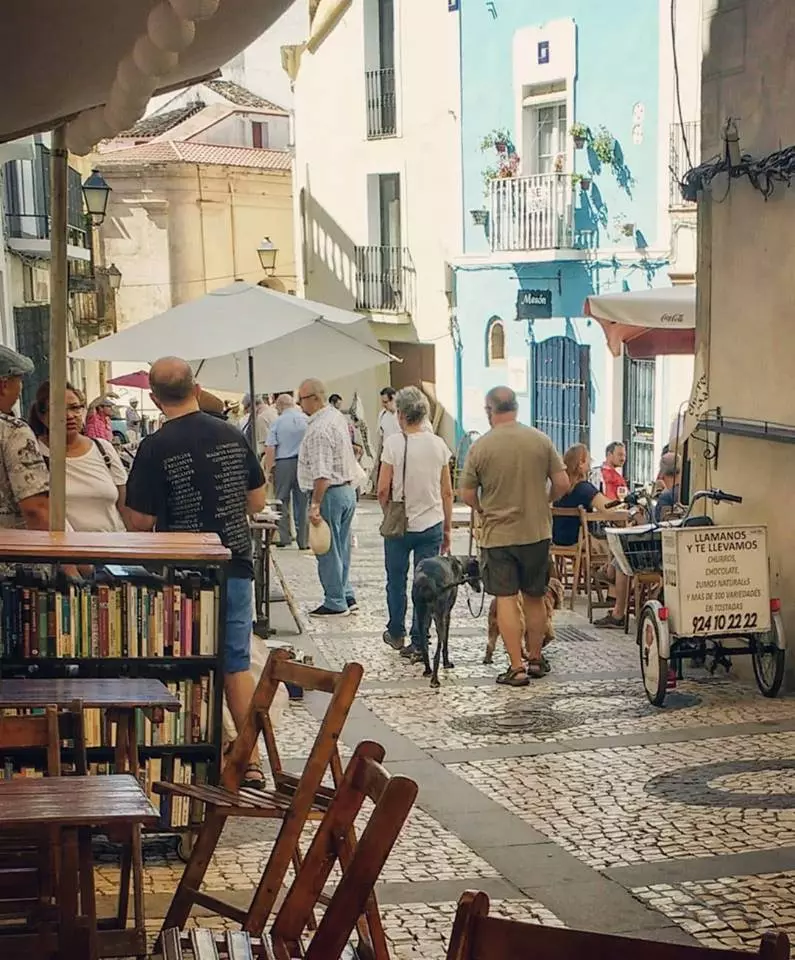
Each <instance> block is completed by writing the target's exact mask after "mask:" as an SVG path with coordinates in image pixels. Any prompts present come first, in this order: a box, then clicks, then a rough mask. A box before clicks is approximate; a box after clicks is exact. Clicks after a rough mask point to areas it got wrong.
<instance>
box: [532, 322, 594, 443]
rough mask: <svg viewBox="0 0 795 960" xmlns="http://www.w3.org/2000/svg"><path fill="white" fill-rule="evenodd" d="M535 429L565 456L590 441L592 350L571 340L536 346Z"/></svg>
mask: <svg viewBox="0 0 795 960" xmlns="http://www.w3.org/2000/svg"><path fill="white" fill-rule="evenodd" d="M532 349H533V426H535V427H537V428H538V429H539V430H543V432H544V433H546V434H547V436H549V437H551V439H552V441H553V442H554V444H555V446H556V447H557V448H558V450H560V452H561V453H563V452H564V451H565V450H566V449H568V447H570V446H571V445H572V444H574V443H584V444H586V446H587V445H588V444H589V441H590V434H591V403H590V394H591V350H590V347H587V346H584V345H583V344H580V343H577V341H576V340H572V339H571V337H550V338H549V340H542V341H541V342H540V343H534V344H533V348H532Z"/></svg>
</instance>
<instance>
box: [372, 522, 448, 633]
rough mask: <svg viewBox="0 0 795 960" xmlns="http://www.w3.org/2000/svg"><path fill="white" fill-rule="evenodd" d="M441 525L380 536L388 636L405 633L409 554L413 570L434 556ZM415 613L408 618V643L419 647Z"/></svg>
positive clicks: (437, 549) (438, 547) (439, 542)
mask: <svg viewBox="0 0 795 960" xmlns="http://www.w3.org/2000/svg"><path fill="white" fill-rule="evenodd" d="M442 535H443V528H442V524H441V523H437V524H436V525H435V526H433V527H428V529H427V530H421V531H419V532H418V533H413V532H411V531H409V532H408V533H406V534H404V535H403V536H402V537H386V538H385V539H384V566H385V567H386V603H387V607H388V609H389V623H388V624H387V630H388V631H389V634H390V636H392V637H395V638H396V639H397V638H399V637H405V636H406V605H407V600H406V578H407V577H408V574H409V557H410V556H411V554H412V553H413V554H414V569H415V570H416V569H417V564H418V563H419V562H420V560H425V559H426V558H427V557H438V556H439V552H440V551H441V549H442ZM418 640H419V627H418V626H417V612H416V611H414V614H413V616H412V618H411V642H412V644H413V645H414V646H415V647H417V646H419V643H418Z"/></svg>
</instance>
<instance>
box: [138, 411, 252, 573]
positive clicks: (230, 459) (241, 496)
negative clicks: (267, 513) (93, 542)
mask: <svg viewBox="0 0 795 960" xmlns="http://www.w3.org/2000/svg"><path fill="white" fill-rule="evenodd" d="M264 483H265V477H264V475H263V473H262V468H261V467H260V465H259V463H258V461H257V458H256V456H255V455H254V453H253V452H252V450H251V448H250V447H249V445H248V444H247V443H246V441H245V438H244V437H243V435H242V434H241V433H240V431H239V430H238V429H237V428H236V427H233V426H232V425H231V424H229V423H225V422H224V421H223V420H219V419H217V418H216V417H212V416H210V415H209V414H206V413H201V412H197V413H189V414H186V415H185V416H182V417H177V418H176V419H174V420H167V421H166V423H164V424H163V426H162V427H161V428H160V429H159V430H158V431H157V432H156V433H153V434H152V435H151V436H149V437H146V438H145V439H144V440H143V441H142V442H141V445H140V446H139V448H138V452H137V454H136V456H135V461H134V463H133V466H132V470H131V471H130V476H129V478H128V480H127V506H128V507H130V508H131V509H132V510H135V511H137V512H138V513H145V514H148V515H150V516H153V517H155V518H156V520H155V529H156V530H159V531H161V532H163V531H165V532H177V531H178V532H190V533H217V534H218V536H219V537H220V538H221V542H222V543H223V544H224V546H225V547H227V548H228V549H229V550H230V551H231V552H232V560H231V562H230V564H229V567H228V575H229V576H230V577H244V578H248V579H251V578H253V576H254V566H253V564H252V561H251V534H250V533H249V527H248V515H247V499H246V498H247V494H248V492H249V491H250V490H257V489H258V488H259V487H261V486H263V484H264Z"/></svg>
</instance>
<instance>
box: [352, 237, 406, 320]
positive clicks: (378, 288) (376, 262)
mask: <svg viewBox="0 0 795 960" xmlns="http://www.w3.org/2000/svg"><path fill="white" fill-rule="evenodd" d="M355 254H356V308H357V309H359V310H368V311H370V312H371V313H405V314H411V313H412V312H413V310H414V264H413V263H412V260H411V255H410V254H409V252H408V250H407V249H406V248H405V247H356V251H355Z"/></svg>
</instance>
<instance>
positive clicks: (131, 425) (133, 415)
mask: <svg viewBox="0 0 795 960" xmlns="http://www.w3.org/2000/svg"><path fill="white" fill-rule="evenodd" d="M124 419H125V421H126V423H127V437H128V439H129V441H130V443H137V442H138V440H140V439H141V414H140V413H139V412H138V401H137V400H130V403H129V406H128V407H127V409H126V410H125V411H124Z"/></svg>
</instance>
